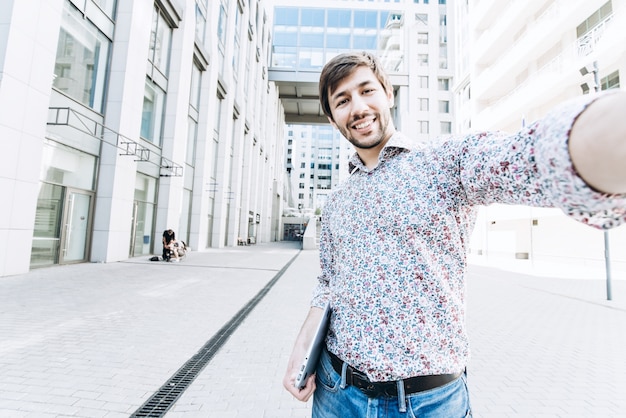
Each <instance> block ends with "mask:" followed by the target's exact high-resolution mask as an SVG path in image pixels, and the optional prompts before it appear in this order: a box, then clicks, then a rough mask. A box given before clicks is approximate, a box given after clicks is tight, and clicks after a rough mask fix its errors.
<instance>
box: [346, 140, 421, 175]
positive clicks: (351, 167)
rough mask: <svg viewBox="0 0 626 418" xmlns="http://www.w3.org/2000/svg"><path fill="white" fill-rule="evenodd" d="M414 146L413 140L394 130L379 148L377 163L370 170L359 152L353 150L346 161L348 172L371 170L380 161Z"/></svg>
mask: <svg viewBox="0 0 626 418" xmlns="http://www.w3.org/2000/svg"><path fill="white" fill-rule="evenodd" d="M415 146H416V144H415V142H413V141H411V140H410V139H409V138H407V137H406V136H404V135H403V134H402V133H400V132H396V133H394V134H393V135H392V136H391V138H389V141H387V143H386V144H385V146H384V147H383V149H382V150H380V154H379V155H378V164H376V167H374V168H372V169H371V170H370V169H369V168H367V167H366V166H365V164H363V161H362V160H361V158H360V157H359V154H358V153H356V152H355V153H354V154H353V155H352V157H350V160H349V161H348V171H349V172H350V174H353V173H355V172H356V171H357V170H360V171H364V172H366V173H367V172H370V171H373V170H375V169H376V168H377V167H378V166H380V164H381V163H382V162H384V161H386V160H389V159H391V158H393V157H395V156H396V155H398V154H401V153H402V152H403V151H410V150H411V149H414V148H415Z"/></svg>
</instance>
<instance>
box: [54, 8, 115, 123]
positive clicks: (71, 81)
mask: <svg viewBox="0 0 626 418" xmlns="http://www.w3.org/2000/svg"><path fill="white" fill-rule="evenodd" d="M110 49H111V41H110V40H109V39H108V38H107V37H106V36H104V34H103V33H102V32H100V31H99V30H98V28H97V27H96V26H94V25H93V24H92V23H91V22H90V21H89V19H86V18H85V17H84V16H83V15H82V13H81V12H79V11H78V9H76V8H75V7H74V6H73V5H72V4H71V3H70V2H69V1H66V2H65V6H64V10H63V20H62V23H61V31H60V33H59V41H58V46H57V54H56V62H55V66H54V81H53V86H54V87H55V88H56V89H58V90H59V91H62V92H63V93H65V94H67V95H68V96H70V97H71V98H73V99H75V100H77V101H79V102H80V103H82V104H83V105H85V106H88V107H90V108H92V109H94V110H95V111H96V112H102V106H103V98H104V90H105V78H106V74H107V72H108V58H109V50H110Z"/></svg>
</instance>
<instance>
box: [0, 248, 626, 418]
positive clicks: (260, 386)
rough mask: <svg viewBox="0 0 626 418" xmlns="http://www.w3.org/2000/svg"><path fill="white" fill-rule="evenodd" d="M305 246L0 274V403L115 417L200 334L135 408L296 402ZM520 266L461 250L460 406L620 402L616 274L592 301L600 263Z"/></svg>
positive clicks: (57, 413) (272, 413)
mask: <svg viewBox="0 0 626 418" xmlns="http://www.w3.org/2000/svg"><path fill="white" fill-rule="evenodd" d="M317 257H318V252H317V251H301V250H300V247H299V243H290V242H281V243H271V244H259V245H254V246H242V247H235V248H225V249H211V250H207V251H202V252H191V253H190V254H189V256H188V257H187V259H186V260H184V261H183V262H181V263H178V264H176V263H164V262H150V261H148V257H140V258H135V259H131V260H128V261H125V262H119V263H107V264H95V263H94V264H92V263H87V264H78V265H72V266H57V267H52V268H46V269H39V270H33V271H31V272H30V273H28V274H25V275H20V276H12V277H5V278H0V417H10V418H19V417H36V418H46V417H90V418H91V417H129V416H131V415H133V414H134V413H137V412H138V411H141V408H142V406H145V404H146V402H147V401H149V400H150V399H154V398H155V394H158V393H161V392H160V390H161V391H162V390H163V388H167V387H168V385H172V386H173V385H174V384H173V383H167V382H171V378H172V376H179V375H180V374H181V370H186V368H185V367H184V366H185V365H187V364H189V361H190V359H194V358H198V353H199V352H200V351H202V350H204V349H206V350H207V353H208V354H207V355H203V357H202V359H204V360H206V364H202V367H201V368H196V369H195V370H196V372H195V373H194V374H193V378H191V379H187V382H186V383H185V386H184V390H183V391H181V393H179V394H178V395H179V397H177V398H176V399H173V400H172V399H170V401H169V404H168V405H167V408H169V409H167V411H166V412H164V414H162V415H136V416H166V417H168V418H175V417H184V418H196V417H214V418H228V417H237V418H239V417H246V418H257V417H258V418H261V417H269V418H273V417H277V418H278V417H295V418H298V417H309V416H310V402H309V403H306V404H304V403H300V402H298V401H296V400H294V399H292V398H291V396H290V395H289V394H288V393H287V392H286V391H285V390H283V388H282V377H283V373H284V371H285V366H286V363H287V359H288V357H289V354H290V352H291V348H292V344H293V341H294V339H295V337H296V335H297V333H298V331H299V328H300V325H301V323H302V321H303V319H304V317H305V316H306V313H307V311H308V301H309V297H310V295H311V291H312V289H313V286H314V285H315V278H316V275H317V273H318V270H319V267H318V261H317ZM527 273H528V272H524V271H523V270H520V269H517V271H515V272H512V271H507V270H504V269H503V268H493V267H489V266H486V265H480V263H473V264H471V265H470V269H469V277H468V326H469V332H470V338H471V341H472V352H473V356H472V360H471V363H470V365H469V367H468V373H469V385H470V390H471V395H472V404H473V409H474V416H475V417H485V418H486V417H489V418H491V417H494V418H495V417H624V416H626V413H625V412H624V411H626V280H625V279H624V277H623V276H621V277H620V274H615V277H614V281H613V283H612V285H613V287H612V290H613V300H612V301H607V300H606V293H605V283H604V281H603V280H602V278H603V276H602V272H593V271H590V272H586V273H584V274H581V272H580V271H578V272H576V273H577V274H574V272H572V274H571V275H570V276H571V277H569V278H568V277H563V274H560V275H558V276H559V277H555V276H557V275H552V274H549V273H550V272H549V271H547V270H546V273H545V274H544V275H539V274H536V272H535V274H527ZM561 273H562V271H561ZM251 301H253V302H254V303H252V302H251ZM233 318H240V320H238V321H234V322H229V321H231V320H232V319H233ZM216 337H217V338H216ZM207 359H208V360H207ZM196 374H197V376H196ZM178 395H177V396H178ZM166 403H167V399H166Z"/></svg>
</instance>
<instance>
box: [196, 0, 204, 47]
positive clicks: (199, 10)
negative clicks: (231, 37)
mask: <svg viewBox="0 0 626 418" xmlns="http://www.w3.org/2000/svg"><path fill="white" fill-rule="evenodd" d="M206 16H207V2H206V0H196V39H197V40H198V41H200V43H201V44H204V37H205V35H206Z"/></svg>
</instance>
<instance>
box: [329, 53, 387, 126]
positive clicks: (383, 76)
mask: <svg viewBox="0 0 626 418" xmlns="http://www.w3.org/2000/svg"><path fill="white" fill-rule="evenodd" d="M358 67H368V68H369V69H370V70H372V72H373V73H374V75H375V76H376V78H377V79H378V81H380V84H381V85H382V86H383V89H384V91H385V93H389V92H390V91H392V90H393V87H392V85H391V82H390V81H389V77H388V76H387V73H385V70H384V69H383V66H382V64H381V63H380V61H379V60H378V58H376V56H375V55H373V54H371V53H369V52H367V51H359V52H346V53H343V54H339V55H337V56H336V57H334V58H332V59H331V60H330V61H328V62H327V63H326V65H325V66H324V68H323V69H322V73H321V74H320V82H319V94H320V104H321V105H322V110H323V111H324V114H325V115H326V116H328V117H329V118H330V119H331V120H334V119H333V115H332V113H331V111H330V103H329V101H328V97H329V96H330V94H331V93H332V92H333V91H334V90H335V89H336V88H337V86H338V85H339V83H340V82H342V81H343V80H344V79H345V78H346V77H348V76H350V74H352V72H353V71H354V70H356V69H357V68H358Z"/></svg>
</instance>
